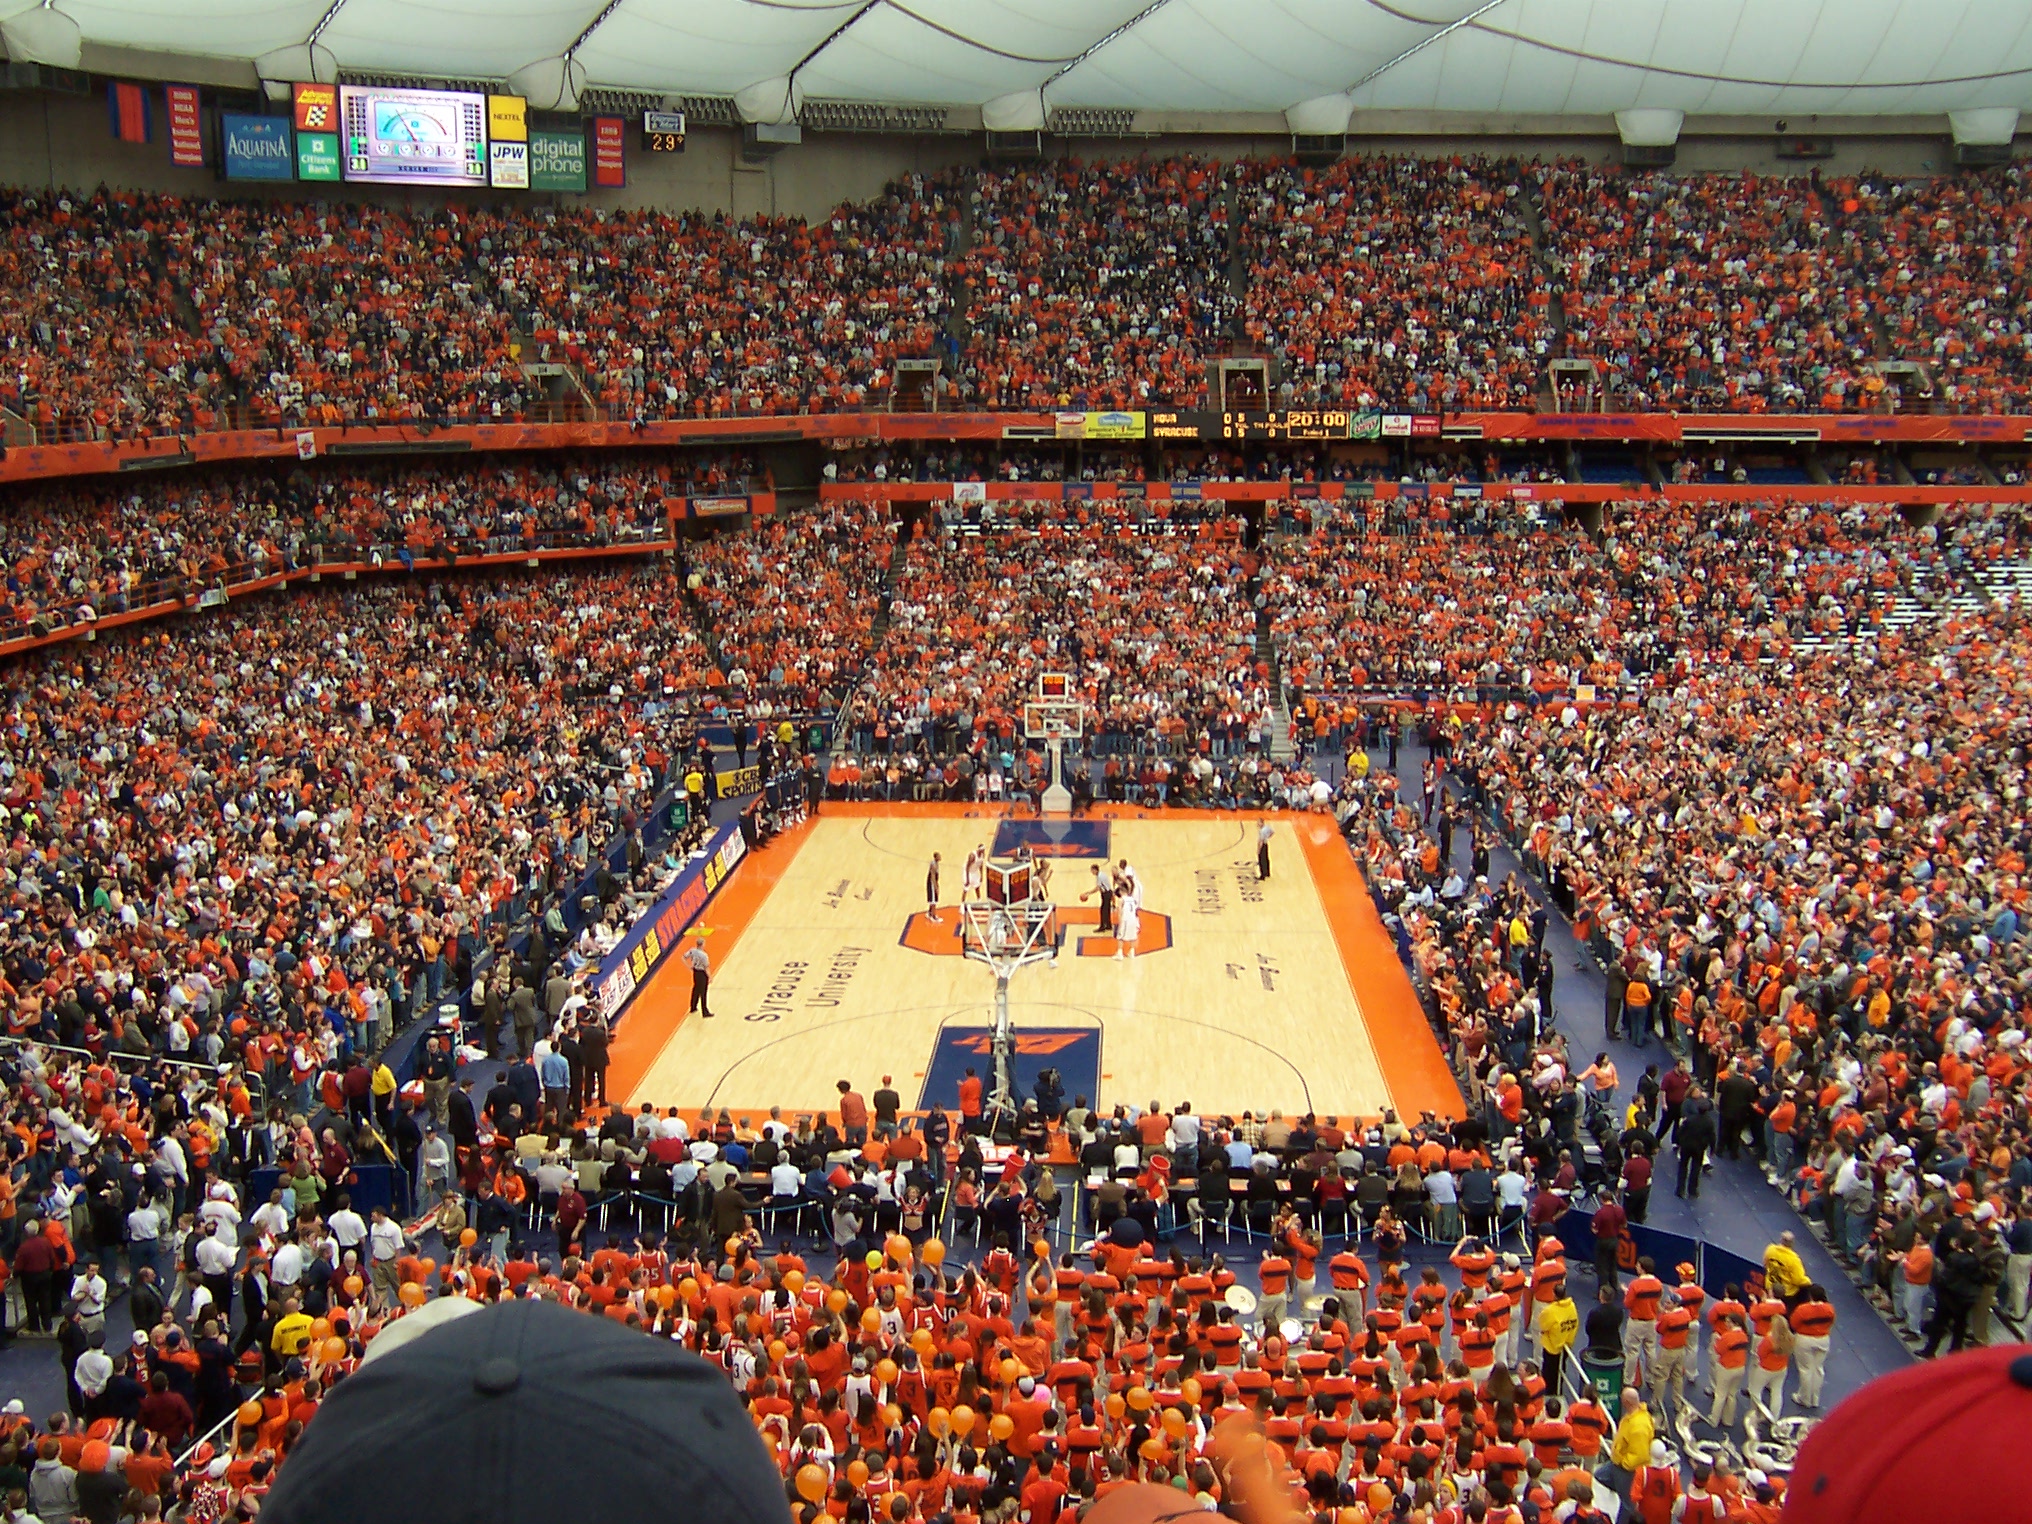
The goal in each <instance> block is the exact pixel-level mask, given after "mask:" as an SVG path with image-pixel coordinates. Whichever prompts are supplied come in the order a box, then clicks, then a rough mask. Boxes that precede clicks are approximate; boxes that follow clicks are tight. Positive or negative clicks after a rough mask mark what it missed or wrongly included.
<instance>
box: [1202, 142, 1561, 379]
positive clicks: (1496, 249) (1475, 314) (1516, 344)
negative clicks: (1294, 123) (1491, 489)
mask: <svg viewBox="0 0 2032 1524" xmlns="http://www.w3.org/2000/svg"><path fill="white" fill-rule="evenodd" d="M1518 176H1519V171H1518V168H1517V167H1516V166H1515V165H1499V164H1496V163H1492V162H1490V161H1486V160H1480V159H1457V158H1456V159H1419V158H1411V157H1404V158H1354V159H1342V160H1340V161H1339V162H1337V163H1335V164H1333V165H1332V166H1330V167H1328V168H1325V169H1309V168H1304V167H1300V166H1297V165H1293V164H1289V163H1286V162H1283V161H1278V160H1260V161H1259V160H1249V161H1244V162H1243V163H1241V164H1239V165H1237V166H1236V178H1237V179H1238V180H1239V182H1240V187H1239V192H1238V194H1239V198H1240V204H1241V206H1242V207H1243V208H1244V209H1245V214H1244V215H1241V216H1240V217H1239V218H1238V221H1239V223H1240V226H1241V227H1242V228H1243V230H1244V235H1243V249H1244V255H1245V258H1246V259H1247V262H1248V275H1249V284H1248V295H1247V297H1246V308H1245V310H1246V324H1247V331H1248V334H1249V337H1250V339H1251V340H1252V341H1254V342H1255V343H1257V344H1259V345H1261V346H1262V347H1264V348H1265V349H1268V350H1270V351H1272V352H1273V353H1276V354H1277V355H1279V356H1280V357H1281V358H1282V361H1283V364H1284V368H1285V380H1286V382H1287V383H1288V384H1289V386H1290V388H1291V392H1290V401H1291V402H1292V403H1293V404H1295V405H1297V406H1301V407H1303V406H1328V407H1362V408H1380V407H1405V408H1410V409H1413V410H1415V411H1419V412H1437V411H1439V410H1440V409H1442V408H1445V409H1448V410H1453V411H1458V410H1461V409H1465V408H1496V409H1503V408H1521V409H1524V410H1527V411H1528V410H1530V409H1531V408H1532V406H1533V401H1532V399H1533V398H1534V397H1535V395H1536V394H1537V391H1538V388H1539V385H1540V382H1541V381H1542V379H1543V376H1544V371H1545V363H1546V361H1547V359H1549V358H1550V357H1551V355H1552V352H1553V349H1552V341H1553V330H1552V324H1551V321H1550V307H1551V296H1550V293H1549V291H1548V290H1547V287H1546V283H1545V280H1544V277H1543V275H1542V274H1541V273H1540V272H1539V268H1538V265H1537V262H1536V260H1535V258H1534V256H1533V253H1532V249H1531V238H1530V233H1529V231H1528V229H1527V227H1526V225H1525V222H1524V220H1523V215H1522V211H1521V209H1520V207H1519V204H1518V202H1519V198H1520V196H1521V195H1522V194H1523V190H1522V186H1521V184H1520V182H1519V178H1518Z"/></svg>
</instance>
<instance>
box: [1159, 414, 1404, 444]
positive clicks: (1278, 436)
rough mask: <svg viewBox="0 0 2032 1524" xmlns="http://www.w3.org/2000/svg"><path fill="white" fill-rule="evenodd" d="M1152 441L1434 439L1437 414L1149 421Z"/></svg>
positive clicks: (1193, 416)
mask: <svg viewBox="0 0 2032 1524" xmlns="http://www.w3.org/2000/svg"><path fill="white" fill-rule="evenodd" d="M1149 418H1150V422H1149V430H1148V437H1149V438H1151V439H1159V440H1163V439H1171V440H1181V441H1183V440H1193V441H1209V442H1211V441H1232V442H1234V443H1238V444H1239V443H1244V442H1247V443H1270V444H1286V443H1309V442H1316V441H1330V440H1380V439H1436V438H1438V437H1439V435H1440V433H1441V432H1442V431H1441V420H1440V417H1439V415H1438V414H1437V413H1370V412H1357V411H1353V410H1349V409H1333V408H1328V409H1314V410H1310V411H1307V410H1287V411H1283V412H1261V413H1255V412H1246V413H1245V412H1231V413H1211V412H1197V413H1166V412H1153V413H1151V414H1150V415H1149Z"/></svg>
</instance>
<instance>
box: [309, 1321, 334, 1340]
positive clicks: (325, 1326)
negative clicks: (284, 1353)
mask: <svg viewBox="0 0 2032 1524" xmlns="http://www.w3.org/2000/svg"><path fill="white" fill-rule="evenodd" d="M310 1336H311V1337H312V1338H313V1339H329V1338H330V1337H331V1336H332V1320H331V1319H330V1318H312V1319H311V1320H310Z"/></svg>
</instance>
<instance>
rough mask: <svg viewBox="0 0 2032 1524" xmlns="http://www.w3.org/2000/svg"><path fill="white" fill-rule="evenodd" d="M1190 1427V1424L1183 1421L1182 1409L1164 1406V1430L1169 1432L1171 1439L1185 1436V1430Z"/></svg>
mask: <svg viewBox="0 0 2032 1524" xmlns="http://www.w3.org/2000/svg"><path fill="white" fill-rule="evenodd" d="M1190 1427H1191V1425H1190V1424H1188V1423H1187V1422H1186V1421H1185V1413H1184V1412H1183V1410H1181V1409H1179V1408H1166V1409H1165V1410H1164V1432H1165V1433H1166V1434H1169V1435H1170V1436H1171V1437H1172V1438H1173V1439H1183V1438H1185V1431H1186V1430H1187V1429H1189V1428H1190Z"/></svg>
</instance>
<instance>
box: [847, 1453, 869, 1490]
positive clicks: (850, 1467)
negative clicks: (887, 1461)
mask: <svg viewBox="0 0 2032 1524" xmlns="http://www.w3.org/2000/svg"><path fill="white" fill-rule="evenodd" d="M847 1481H848V1482H849V1483H851V1484H852V1485H853V1486H856V1487H865V1486H867V1485H868V1463H867V1462H866V1461H857V1460H856V1461H848V1462H847Z"/></svg>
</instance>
